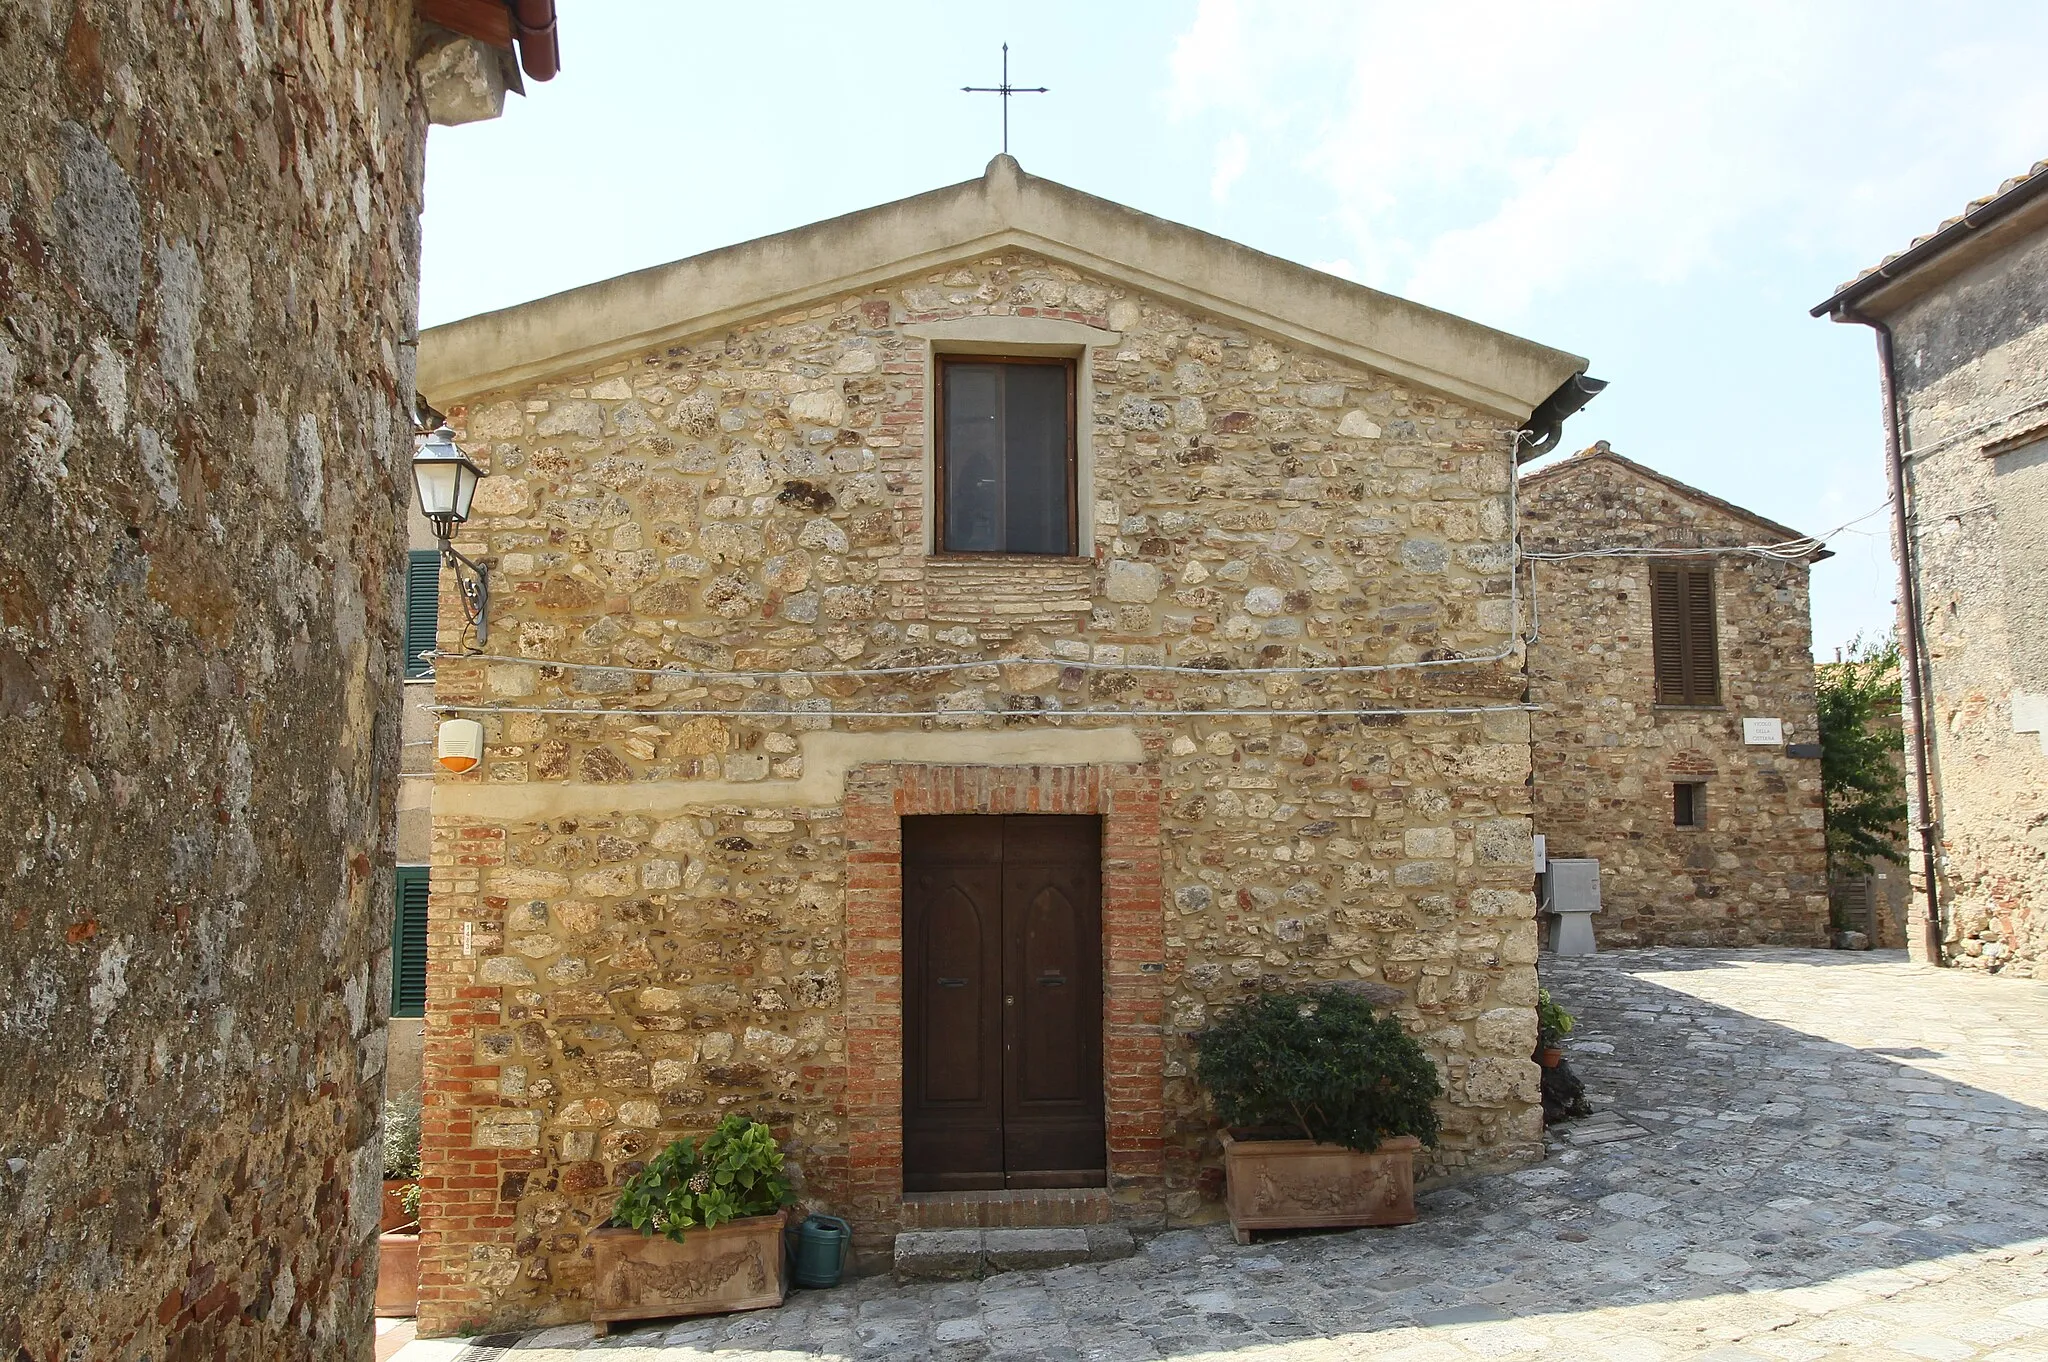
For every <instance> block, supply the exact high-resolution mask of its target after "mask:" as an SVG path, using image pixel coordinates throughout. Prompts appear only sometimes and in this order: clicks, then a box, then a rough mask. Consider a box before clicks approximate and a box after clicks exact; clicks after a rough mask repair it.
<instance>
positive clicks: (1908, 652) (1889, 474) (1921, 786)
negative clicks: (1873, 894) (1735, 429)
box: [1834, 308, 1947, 965]
mask: <svg viewBox="0 0 2048 1362" xmlns="http://www.w3.org/2000/svg"><path fill="white" fill-rule="evenodd" d="M1834 317H1835V320H1836V321H1840V322H1855V323H1857V324H1858V325H1860V326H1867V327H1869V328H1870V329H1871V330H1872V331H1874V332H1876V333H1877V376H1878V387H1879V390H1880V393H1881V394H1882V397H1883V401H1884V471H1885V478H1886V480H1887V481H1888V482H1889V483H1890V485H1891V493H1892V554H1893V556H1894V557H1896V558H1897V559H1898V562H1899V612H1900V614H1901V615H1902V616H1903V617H1904V618H1903V624H1904V626H1905V627H1904V628H1903V629H1901V630H1900V631H1899V651H1900V653H1901V657H1900V662H1901V663H1902V664H1903V665H1902V666H1901V667H1900V668H1899V690H1900V697H1899V698H1900V699H1901V700H1902V701H1903V702H1904V704H1905V706H1906V713H1907V715H1908V716H1909V717H1910V719H1911V721H1912V725H1913V729H1912V732H1913V753H1912V756H1913V786H1914V794H1915V796H1916V800H1915V803H1914V808H1915V811H1916V812H1917V813H1918V814H1919V817H1918V818H1917V819H1916V820H1915V821H1914V825H1913V827H1914V831H1915V832H1916V833H1917V834H1918V835H1919V839H1920V877H1921V879H1922V880H1923V881H1924V882H1925V883H1926V887H1927V931H1928V934H1929V937H1930V939H1929V940H1928V941H1927V942H1926V943H1925V944H1926V949H1927V958H1928V959H1929V960H1930V961H1932V962H1933V963H1934V964H1937V965H1942V964H1946V963H1947V961H1946V960H1945V959H1944V958H1943V956H1942V941H1943V939H1944V938H1945V936H1946V933H1945V932H1944V931H1943V930H1942V922H1941V895H1940V891H1939V889H1938V888H1937V887H1936V883H1935V877H1934V829H1935V821H1934V805H1933V803H1932V802H1931V801H1930V799H1929V784H1928V779H1927V750H1928V749H1927V704H1926V698H1925V696H1926V688H1925V686H1924V685H1923V684H1922V680H1923V678H1924V677H1925V676H1926V672H1925V671H1924V670H1923V669H1922V665H1921V660H1920V659H1921V652H1920V591H1919V587H1918V586H1917V585H1916V583H1915V580H1914V575H1913V536H1912V531H1911V529H1910V527H1909V526H1908V524H1907V521H1906V465H1905V460H1904V459H1903V458H1901V457H1900V452H1899V451H1900V440H1899V398H1898V387H1897V382H1896V378H1895V374H1894V369H1893V365H1892V329H1891V327H1889V326H1887V325H1886V324H1885V323H1883V322H1881V321H1878V320H1876V319H1875V318H1872V317H1866V316H1864V315H1863V314H1862V313H1860V312H1857V311H1855V310H1853V309H1851V308H1841V309H1838V310H1837V311H1836V312H1835V314H1834Z"/></svg>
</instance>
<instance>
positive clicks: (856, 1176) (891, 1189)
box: [845, 765, 1166, 1233]
mask: <svg viewBox="0 0 2048 1362" xmlns="http://www.w3.org/2000/svg"><path fill="white" fill-rule="evenodd" d="M947 813H954V814H961V813H965V814H1014V813H1054V814H1096V815H1099V816H1100V817H1101V818H1102V937H1103V962H1102V963H1103V1019H1102V1068H1103V1075H1102V1076H1103V1089H1104V1093H1105V1095H1106V1100H1107V1108H1108V1110H1107V1117H1108V1145H1109V1150H1108V1152H1109V1186H1110V1195H1111V1198H1112V1200H1113V1201H1114V1203H1115V1204H1116V1206H1117V1208H1118V1213H1119V1214H1120V1215H1125V1216H1130V1217H1132V1218H1156V1217H1158V1216H1159V1215H1160V1214H1161V1213H1162V1212H1163V1209H1164V1204H1165V1120H1166V1116H1165V1075H1164V1065H1165V1037H1164V1034H1163V1032H1162V1031H1161V1029H1160V1028H1161V1025H1162V1022H1163V1019H1164V1006H1163V997H1164V973H1163V971H1164V965H1165V949H1166V927H1165V907H1164V904H1163V902H1162V895H1161V868H1160V846H1159V813H1160V781H1159V774H1158V772H1157V771H1155V770H1153V769H1152V768H1150V767H1147V766H1141V765H1100V766H903V765H873V766H862V767H856V768H855V769H854V770H852V771H850V772H849V773H848V774H847V779H846V796H845V836H846V860H847V872H846V973H845V978H846V1058H847V1075H846V1117H847V1144H848V1148H847V1161H848V1167H847V1170H846V1184H847V1201H848V1211H849V1214H850V1215H851V1216H852V1217H855V1220H854V1223H855V1225H856V1226H858V1227H861V1228H864V1229H865V1228H867V1227H873V1228H874V1230H875V1232H877V1233H886V1232H888V1231H889V1230H893V1229H894V1228H895V1227H896V1226H898V1225H899V1224H900V1222H901V1209H902V1196H903V930H902V928H903V880H902V871H903V831H902V822H901V820H902V819H903V817H904V816H905V815H917V814H947ZM885 1227H886V1228H885Z"/></svg>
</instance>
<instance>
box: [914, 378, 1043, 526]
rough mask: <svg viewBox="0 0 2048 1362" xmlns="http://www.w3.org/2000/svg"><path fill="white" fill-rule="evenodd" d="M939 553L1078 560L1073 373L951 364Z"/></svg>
mask: <svg viewBox="0 0 2048 1362" xmlns="http://www.w3.org/2000/svg"><path fill="white" fill-rule="evenodd" d="M940 373H941V379H940V381H941V382H942V383H943V384H944V385H945V390H944V393H943V400H944V404H945V429H944V430H943V431H942V432H941V439H942V443H941V445H940V458H941V459H942V460H943V468H942V471H941V478H940V481H941V483H942V484H943V487H944V493H943V495H944V497H945V504H944V505H943V506H942V507H941V508H940V510H941V512H942V517H941V523H940V536H939V540H940V547H941V548H942V549H944V550H946V551H949V552H954V553H1071V552H1072V551H1073V545H1072V543H1071V542H1070V540H1069V538H1068V529H1067V521H1068V512H1067V498H1068V482H1069V478H1070V476H1071V474H1070V470H1069V468H1068V447H1069V444H1070V441H1069V438H1068V430H1067V375H1068V370H1067V366H1066V365H1063V364H1017V363H1008V362H990V363H987V364H972V363H968V364H946V365H943V366H942V367H941V370H940Z"/></svg>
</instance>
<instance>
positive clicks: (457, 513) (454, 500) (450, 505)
mask: <svg viewBox="0 0 2048 1362" xmlns="http://www.w3.org/2000/svg"><path fill="white" fill-rule="evenodd" d="M412 476H413V482H414V483H415V484H416V485H417V487H418V488H419V496H420V511H421V513H422V514H424V515H425V516H426V517H427V519H429V520H432V521H437V522H439V523H441V524H460V523H461V522H463V521H465V520H467V519H469V505H470V501H471V500H472V499H473V498H474V497H475V496H476V484H477V479H478V478H480V477H482V476H483V470H482V469H480V468H478V467H477V466H476V465H475V464H474V463H471V462H470V459H469V456H468V455H467V454H464V453H463V452H462V451H461V450H460V449H458V448H456V446H455V437H454V433H453V432H451V431H450V430H449V429H448V428H447V427H446V426H443V427H441V429H439V430H437V431H435V432H434V433H433V434H432V435H429V436H428V437H427V439H426V443H424V444H422V445H421V446H420V447H419V450H418V451H417V452H416V453H415V454H414V455H413V456H412Z"/></svg>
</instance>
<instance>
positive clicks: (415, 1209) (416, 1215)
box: [398, 1182, 420, 1225]
mask: <svg viewBox="0 0 2048 1362" xmlns="http://www.w3.org/2000/svg"><path fill="white" fill-rule="evenodd" d="M398 1204H399V1206H400V1207H402V1208H403V1209H404V1211H405V1218H406V1219H407V1220H409V1221H411V1222H412V1223H413V1224H415V1225H417V1224H419V1223H420V1185H419V1184H418V1183H417V1182H408V1183H407V1184H406V1185H405V1186H404V1188H403V1189H401V1190H400V1191H399V1193H398Z"/></svg>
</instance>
